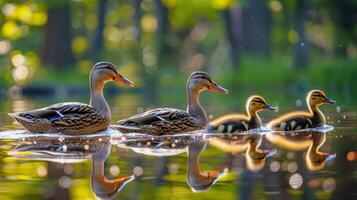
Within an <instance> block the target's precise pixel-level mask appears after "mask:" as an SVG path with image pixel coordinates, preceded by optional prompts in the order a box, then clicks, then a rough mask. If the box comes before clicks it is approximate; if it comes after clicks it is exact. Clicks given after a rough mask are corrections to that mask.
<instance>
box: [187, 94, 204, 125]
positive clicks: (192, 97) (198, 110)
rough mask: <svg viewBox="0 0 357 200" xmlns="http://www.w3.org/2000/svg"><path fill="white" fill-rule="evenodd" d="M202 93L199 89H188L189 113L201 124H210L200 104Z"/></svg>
mask: <svg viewBox="0 0 357 200" xmlns="http://www.w3.org/2000/svg"><path fill="white" fill-rule="evenodd" d="M199 95H200V91H199V90H198V89H194V88H190V87H187V101H188V106H187V112H188V113H190V114H191V115H192V116H193V117H195V118H196V119H198V120H199V122H200V123H201V124H204V125H206V124H207V123H208V119H207V114H206V112H205V111H204V110H203V108H202V106H201V105H200V102H199Z"/></svg>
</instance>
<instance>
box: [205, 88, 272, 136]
mask: <svg viewBox="0 0 357 200" xmlns="http://www.w3.org/2000/svg"><path fill="white" fill-rule="evenodd" d="M245 108H246V114H240V113H237V114H228V115H224V116H221V117H219V118H217V119H215V120H213V121H211V122H210V123H209V125H208V127H207V131H208V132H219V133H233V132H242V131H249V130H251V129H255V128H260V127H261V126H262V121H261V119H260V117H259V115H258V112H259V111H261V110H273V111H275V110H277V109H276V108H275V107H273V106H271V105H268V104H267V103H266V101H265V99H264V98H263V97H261V96H258V95H253V96H250V97H249V98H248V99H247V101H246V106H245Z"/></svg>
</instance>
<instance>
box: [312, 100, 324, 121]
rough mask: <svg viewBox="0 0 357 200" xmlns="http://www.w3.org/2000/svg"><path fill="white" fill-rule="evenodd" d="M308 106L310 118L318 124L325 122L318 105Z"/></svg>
mask: <svg viewBox="0 0 357 200" xmlns="http://www.w3.org/2000/svg"><path fill="white" fill-rule="evenodd" d="M308 105H309V110H310V113H311V114H312V118H313V119H314V120H316V121H317V123H319V124H324V123H325V122H326V119H325V115H324V114H323V113H322V112H321V110H320V109H319V107H318V105H311V104H308Z"/></svg>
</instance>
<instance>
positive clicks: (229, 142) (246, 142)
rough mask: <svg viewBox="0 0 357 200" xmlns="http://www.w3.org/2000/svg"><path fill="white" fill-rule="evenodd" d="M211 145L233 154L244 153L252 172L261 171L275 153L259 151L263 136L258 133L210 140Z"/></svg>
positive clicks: (266, 150) (225, 136)
mask: <svg viewBox="0 0 357 200" xmlns="http://www.w3.org/2000/svg"><path fill="white" fill-rule="evenodd" d="M208 142H209V144H210V145H212V146H214V147H216V148H218V149H220V150H222V151H224V152H229V153H232V154H239V153H244V155H245V158H246V162H247V168H248V169H249V170H252V171H258V170H261V169H262V168H263V167H264V165H265V160H266V158H267V157H270V156H271V155H273V154H274V153H275V151H272V150H269V149H259V147H260V144H261V142H262V135H261V134H256V133H236V134H228V135H220V137H211V138H209V139H208Z"/></svg>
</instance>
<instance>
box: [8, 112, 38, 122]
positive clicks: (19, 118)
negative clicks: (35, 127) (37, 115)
mask: <svg viewBox="0 0 357 200" xmlns="http://www.w3.org/2000/svg"><path fill="white" fill-rule="evenodd" d="M21 114H22V113H8V115H9V116H10V117H12V118H14V119H15V120H16V121H18V122H19V123H20V124H22V123H23V122H33V121H31V120H30V119H28V118H26V117H23V116H22V115H21Z"/></svg>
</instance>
